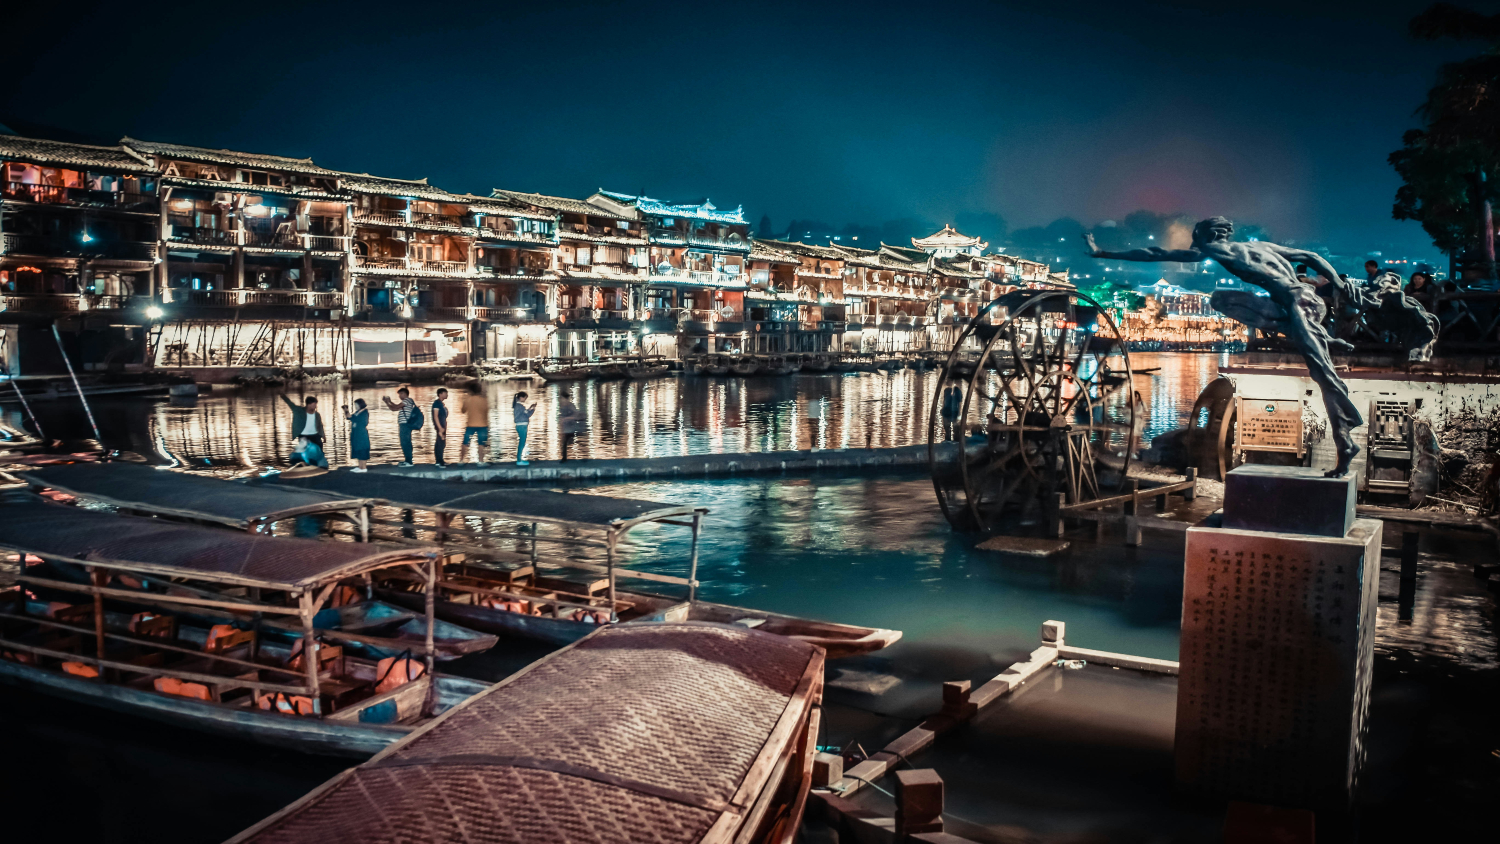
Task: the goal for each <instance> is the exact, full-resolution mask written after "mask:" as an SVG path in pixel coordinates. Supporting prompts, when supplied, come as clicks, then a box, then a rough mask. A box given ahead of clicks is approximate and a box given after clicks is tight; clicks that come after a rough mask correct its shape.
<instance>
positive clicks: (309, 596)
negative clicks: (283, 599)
mask: <svg viewBox="0 0 1500 844" xmlns="http://www.w3.org/2000/svg"><path fill="white" fill-rule="evenodd" d="M297 608H298V610H299V611H300V612H299V614H300V615H301V616H302V667H303V669H304V670H305V671H306V672H307V690H308V692H309V693H310V695H311V697H312V706H313V714H314V715H322V714H323V701H322V695H321V693H320V691H319V687H318V638H317V634H316V632H315V631H314V630H313V616H314V615H316V614H317V611H316V609H314V607H313V593H312V592H311V591H310V590H309V591H307V592H303V593H302V594H301V595H298V596H297Z"/></svg>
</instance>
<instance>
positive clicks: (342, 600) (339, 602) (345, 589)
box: [328, 586, 365, 607]
mask: <svg viewBox="0 0 1500 844" xmlns="http://www.w3.org/2000/svg"><path fill="white" fill-rule="evenodd" d="M364 599H365V596H364V593H362V592H360V591H359V590H357V589H355V588H354V587H352V586H340V587H339V588H338V589H336V590H334V593H333V600H332V601H329V602H328V606H330V607H347V606H349V605H350V604H357V603H359V602H360V601H363V600H364Z"/></svg>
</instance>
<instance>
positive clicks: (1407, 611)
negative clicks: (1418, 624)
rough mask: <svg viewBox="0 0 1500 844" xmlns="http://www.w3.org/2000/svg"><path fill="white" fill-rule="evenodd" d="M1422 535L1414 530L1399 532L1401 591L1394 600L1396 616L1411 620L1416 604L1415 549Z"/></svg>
mask: <svg viewBox="0 0 1500 844" xmlns="http://www.w3.org/2000/svg"><path fill="white" fill-rule="evenodd" d="M1421 538H1422V535H1421V534H1420V533H1417V532H1416V531H1414V530H1408V531H1404V532H1403V533H1402V534H1401V591H1400V593H1399V595H1398V597H1397V600H1396V608H1397V612H1396V617H1397V619H1399V620H1401V621H1411V618H1412V612H1413V610H1414V609H1415V608H1416V604H1417V551H1418V547H1419V541H1420V540H1421Z"/></svg>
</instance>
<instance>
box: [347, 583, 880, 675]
mask: <svg viewBox="0 0 1500 844" xmlns="http://www.w3.org/2000/svg"><path fill="white" fill-rule="evenodd" d="M376 593H377V594H378V595H380V597H381V598H382V599H384V600H387V601H390V602H391V603H394V604H399V605H403V606H416V605H418V604H422V603H423V602H424V601H425V598H424V596H422V595H421V594H419V593H415V592H396V591H391V590H384V589H377V590H376ZM618 595H619V597H620V598H621V599H622V600H627V601H634V602H635V603H637V604H639V605H648V606H649V605H653V604H654V605H656V606H657V609H655V610H654V611H651V612H648V613H647V614H645V615H642V616H641V617H639V618H635V619H631V620H629V621H627V622H624V623H627V624H641V623H655V622H665V621H717V622H721V623H730V624H733V623H738V622H742V621H744V620H746V619H755V620H760V622H761V623H760V624H757V625H754V626H755V627H757V628H758V629H761V630H764V631H766V632H768V633H776V634H777V635H782V636H788V637H790V638H794V639H801V640H802V641H805V642H810V643H812V644H815V645H818V646H820V647H822V648H823V649H824V650H825V651H827V658H828V659H841V658H843V657H850V656H860V655H862V654H867V653H873V652H874V651H878V650H880V649H881V648H884V647H887V646H889V645H892V644H894V643H895V642H897V641H898V640H900V638H901V631H899V630H884V629H881V628H874V627H855V626H852V625H846V624H834V623H832V622H826V621H814V620H812V619H806V618H798V617H796V616H791V615H782V614H780V613H772V612H762V611H760V610H751V609H745V608H742V607H735V606H730V605H728V604H712V603H708V602H706V601H698V602H695V603H693V604H688V603H686V602H672V601H671V600H670V599H664V598H662V597H660V596H656V595H647V594H643V593H639V592H625V591H621V592H619V593H618ZM436 610H437V615H438V617H439V618H443V619H445V620H448V621H452V622H453V623H455V624H460V625H463V626H464V627H467V628H469V629H472V630H483V631H485V632H489V633H497V634H506V635H511V636H519V637H522V638H526V639H534V640H536V641H540V642H547V643H549V644H554V645H568V644H572V643H573V642H576V641H578V640H579V639H582V638H583V637H584V636H587V635H588V634H590V633H592V632H594V631H595V630H597V629H599V625H597V624H592V623H589V622H584V621H573V620H571V619H564V618H552V617H550V616H542V615H526V614H524V613H518V612H510V611H508V610H501V609H494V608H491V607H482V606H477V605H475V604H458V603H453V602H451V601H439V602H438V603H437V607H436ZM746 626H749V625H746Z"/></svg>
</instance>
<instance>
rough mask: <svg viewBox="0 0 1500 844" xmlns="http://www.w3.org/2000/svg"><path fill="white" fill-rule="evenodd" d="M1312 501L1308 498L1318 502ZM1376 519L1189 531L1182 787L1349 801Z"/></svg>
mask: <svg viewBox="0 0 1500 844" xmlns="http://www.w3.org/2000/svg"><path fill="white" fill-rule="evenodd" d="M1236 471H1239V470H1236ZM1231 477H1232V475H1231ZM1318 480H1319V481H1321V480H1322V479H1321V478H1320V479H1318ZM1293 488H1295V486H1294V487H1293ZM1325 489H1326V487H1325ZM1334 492H1337V493H1339V495H1338V498H1337V500H1343V495H1342V491H1341V490H1334ZM1309 498H1310V496H1309V497H1305V498H1304V499H1303V500H1302V501H1301V502H1300V504H1301V506H1303V507H1306V508H1309V509H1315V508H1317V507H1318V506H1319V505H1318V504H1317V503H1316V502H1315V501H1313V500H1308V499H1309ZM1381 527H1382V525H1381V522H1380V521H1379V520H1376V519H1359V520H1356V521H1355V522H1354V524H1353V526H1352V527H1351V528H1350V530H1349V531H1348V534H1347V535H1344V536H1337V537H1334V536H1309V535H1306V534H1296V533H1285V532H1268V531H1253V530H1233V529H1229V528H1210V527H1195V528H1191V529H1189V530H1188V533H1187V555H1186V571H1185V574H1184V578H1183V598H1182V646H1181V657H1180V660H1181V668H1180V673H1179V680H1178V692H1177V738H1176V748H1175V752H1176V764H1177V780H1178V783H1179V785H1181V786H1182V787H1183V788H1185V789H1187V790H1189V791H1191V792H1194V793H1199V794H1204V795H1212V796H1215V797H1228V798H1230V799H1235V800H1249V801H1252V802H1257V803H1268V804H1271V805H1276V806H1292V807H1299V808H1305V809H1314V810H1320V809H1325V808H1337V807H1340V806H1347V805H1348V800H1349V799H1350V796H1351V794H1352V791H1353V787H1354V781H1355V777H1356V775H1357V773H1358V770H1359V767H1360V763H1361V760H1362V757H1363V749H1362V747H1363V734H1364V729H1365V713H1366V710H1367V709H1368V706H1369V696H1370V674H1371V670H1372V666H1373V663H1374V654H1375V607H1376V601H1377V597H1378V595H1377V591H1378V585H1379V579H1380V578H1379V574H1380V536H1381Z"/></svg>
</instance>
